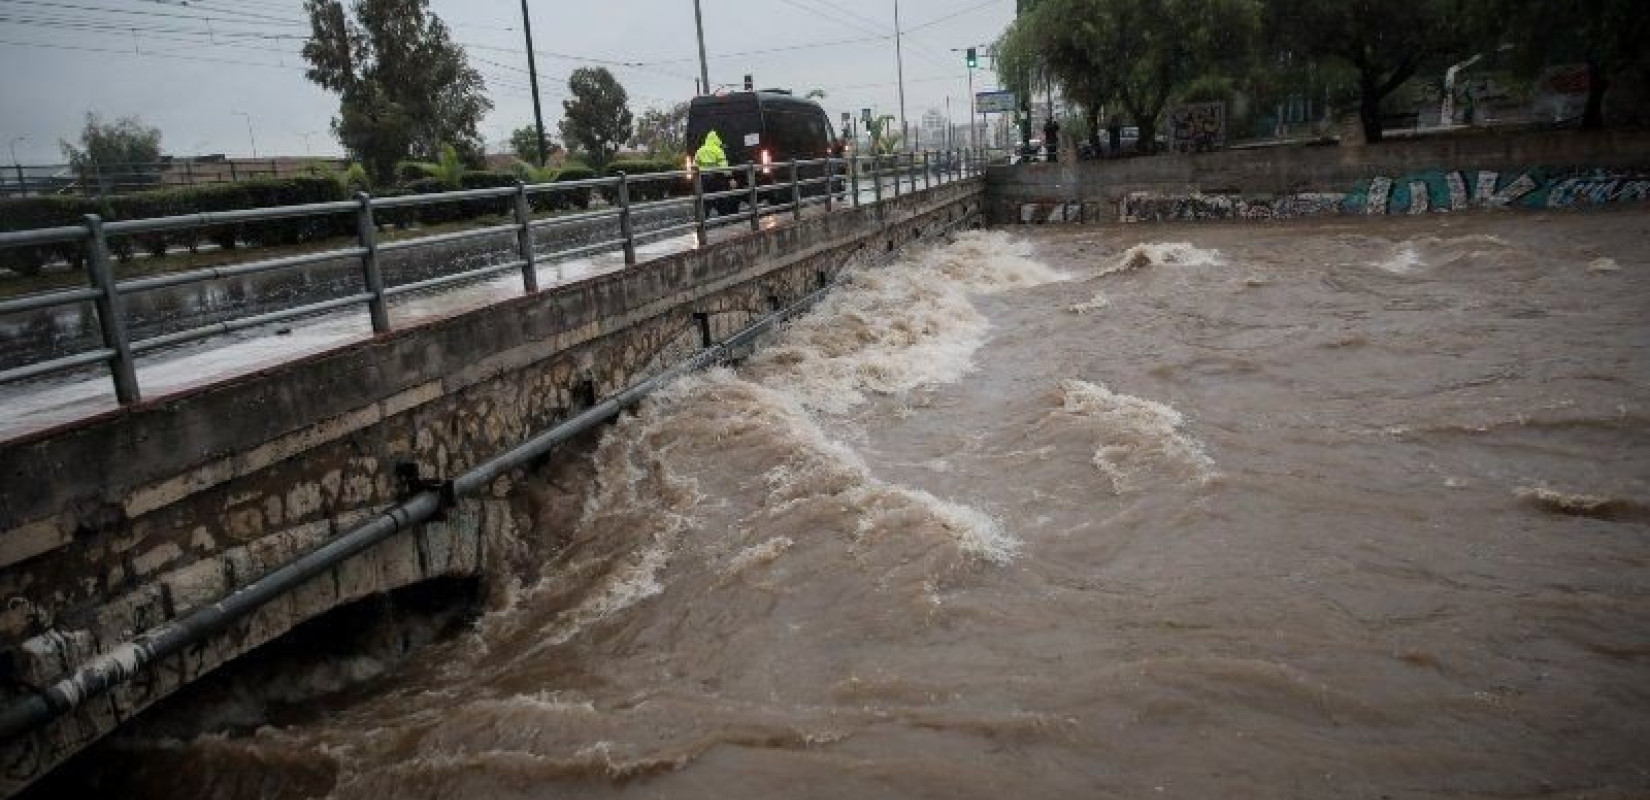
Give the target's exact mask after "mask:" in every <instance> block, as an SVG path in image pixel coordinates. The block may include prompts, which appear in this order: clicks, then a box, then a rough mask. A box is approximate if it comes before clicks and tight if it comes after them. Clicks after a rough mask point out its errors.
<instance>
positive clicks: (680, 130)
mask: <svg viewBox="0 0 1650 800" xmlns="http://www.w3.org/2000/svg"><path fill="white" fill-rule="evenodd" d="M687 116H688V104H687V103H677V104H676V105H673V106H671V107H670V108H667V109H659V108H650V109H648V110H646V111H643V112H642V115H641V116H640V117H638V118H637V119H636V137H635V143H636V146H637V147H640V148H642V149H643V150H646V151H647V152H648V154H649V155H655V156H657V155H665V156H669V157H671V158H673V159H674V158H676V157H678V156H680V155H682V154H683V153H686V152H687V150H688V147H687Z"/></svg>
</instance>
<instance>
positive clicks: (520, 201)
mask: <svg viewBox="0 0 1650 800" xmlns="http://www.w3.org/2000/svg"><path fill="white" fill-rule="evenodd" d="M516 247H517V249H519V250H520V251H521V286H522V290H523V291H525V292H526V293H527V294H532V293H534V292H537V291H538V290H539V270H538V267H537V266H534V264H533V213H532V205H531V204H529V203H528V202H527V184H525V183H522V182H521V181H520V180H517V181H516Z"/></svg>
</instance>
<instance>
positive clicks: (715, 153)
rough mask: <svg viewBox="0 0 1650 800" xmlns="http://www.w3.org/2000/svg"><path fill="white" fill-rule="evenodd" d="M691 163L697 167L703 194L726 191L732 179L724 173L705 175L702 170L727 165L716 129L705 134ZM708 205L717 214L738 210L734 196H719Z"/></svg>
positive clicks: (726, 157) (737, 203)
mask: <svg viewBox="0 0 1650 800" xmlns="http://www.w3.org/2000/svg"><path fill="white" fill-rule="evenodd" d="M693 163H694V164H695V165H696V166H697V167H698V168H699V170H700V173H699V185H700V186H702V187H704V188H703V191H704V193H705V194H715V193H717V192H721V191H726V190H727V189H728V188H729V187H730V186H731V185H733V180H732V179H731V178H729V177H728V176H727V175H725V174H721V173H718V174H715V175H706V174H704V170H707V169H718V168H720V167H726V166H727V165H728V154H727V152H726V151H724V150H723V149H722V137H720V136H717V135H716V131H711V132H709V133H707V134H705V143H704V144H702V145H699V150H698V152H696V153H694V154H693ZM709 207H710V208H713V209H716V213H718V214H723V215H727V214H732V213H734V212H735V211H738V210H739V199H738V198H736V197H731V198H719V199H716V200H712V201H711V202H710V203H709Z"/></svg>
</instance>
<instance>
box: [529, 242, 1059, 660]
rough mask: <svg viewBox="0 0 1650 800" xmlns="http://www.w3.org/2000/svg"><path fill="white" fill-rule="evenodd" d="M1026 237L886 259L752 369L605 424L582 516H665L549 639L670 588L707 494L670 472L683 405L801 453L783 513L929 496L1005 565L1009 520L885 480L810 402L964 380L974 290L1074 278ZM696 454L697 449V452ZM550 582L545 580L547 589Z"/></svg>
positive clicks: (783, 335)
mask: <svg viewBox="0 0 1650 800" xmlns="http://www.w3.org/2000/svg"><path fill="white" fill-rule="evenodd" d="M1030 255H1031V251H1030V248H1029V247H1028V246H1027V245H1025V244H1023V243H1019V242H1016V241H1014V240H1013V239H1011V238H1010V237H1009V236H1008V235H1007V234H1005V233H1002V232H996V231H991V232H968V233H963V234H960V235H959V236H958V237H957V239H956V241H955V242H954V243H952V244H951V245H949V246H946V247H942V248H936V249H934V250H929V251H926V252H923V253H921V254H919V255H917V256H916V257H915V258H913V259H911V260H907V261H905V262H902V263H899V264H895V265H893V266H891V267H888V268H886V269H881V270H876V271H872V272H866V273H860V274H857V275H856V276H855V277H854V280H853V281H852V282H851V283H849V284H847V285H846V286H844V287H843V288H841V289H840V290H838V291H836V292H833V293H832V294H831V295H830V296H829V297H827V298H826V299H825V301H824V302H822V303H821V304H820V306H819V307H818V308H817V309H815V311H814V313H812V314H810V315H808V316H806V317H803V318H802V319H800V320H798V321H797V322H795V323H793V324H792V325H790V326H789V327H787V328H785V329H783V330H782V331H781V332H780V333H779V334H778V335H777V336H776V337H775V341H774V342H773V343H772V344H771V345H770V346H769V347H767V348H765V349H763V350H760V351H758V352H757V354H756V355H755V356H753V357H752V358H751V359H750V360H749V361H748V362H747V363H746V366H745V368H744V370H743V372H745V373H747V374H748V375H749V379H747V378H745V377H741V376H740V375H736V374H735V373H734V372H733V371H731V370H728V369H715V370H710V371H708V372H706V373H703V374H701V375H696V376H687V377H684V378H682V379H679V380H677V381H675V382H674V383H672V384H671V385H670V386H667V387H665V388H664V389H662V390H661V391H659V392H657V393H655V394H654V395H653V396H652V397H651V398H649V399H648V400H647V401H646V402H644V403H643V405H642V407H641V408H640V409H639V410H638V411H637V413H636V415H635V416H634V417H633V418H630V419H628V420H625V421H623V422H621V423H620V424H619V425H618V426H616V427H615V428H613V429H612V430H610V431H608V433H607V435H606V436H605V437H604V439H603V441H602V445H601V446H600V448H598V451H597V455H596V461H597V466H598V469H597V475H596V480H595V486H594V488H593V490H592V491H591V493H590V494H589V495H588V496H587V497H586V498H585V508H584V517H585V519H584V523H585V524H587V523H589V522H590V521H591V520H592V519H594V518H596V517H598V516H600V515H603V514H606V513H621V512H622V511H623V510H624V509H627V508H629V509H634V508H653V509H655V512H656V513H657V515H658V519H661V520H662V522H661V524H660V525H659V527H658V529H657V530H653V531H650V532H649V535H648V536H647V538H646V539H644V540H643V541H642V542H641V543H640V546H639V548H638V549H637V550H636V551H635V552H633V553H631V554H629V556H628V557H627V558H626V561H625V563H623V564H621V565H619V566H618V567H617V568H615V569H613V570H611V571H610V573H609V574H608V575H606V576H605V577H604V578H603V579H602V580H601V583H600V585H598V586H596V587H594V589H593V591H591V592H590V593H589V594H587V595H586V597H585V598H584V599H583V601H582V602H580V603H579V604H577V605H576V606H574V607H573V608H571V609H569V610H567V611H565V612H563V613H562V614H559V615H557V617H556V619H555V620H554V621H553V622H552V623H551V625H549V626H547V628H546V629H545V631H544V634H545V635H544V638H543V639H542V640H541V643H540V644H539V647H541V648H542V647H547V646H553V645H556V644H561V643H563V642H566V641H568V640H570V639H572V638H573V637H574V636H576V635H578V634H579V633H580V632H581V631H583V630H585V629H586V628H587V627H589V626H590V625H591V624H592V623H594V622H596V621H599V620H601V619H604V618H606V617H609V616H611V615H613V614H616V613H618V612H620V611H623V610H624V609H627V608H629V607H631V606H633V605H635V604H636V603H638V602H640V601H642V600H645V599H647V598H649V597H653V596H656V595H658V594H660V593H662V592H663V591H664V590H665V586H664V585H663V582H662V577H661V575H662V573H663V571H664V570H665V569H666V567H667V566H668V565H669V562H670V559H671V555H672V553H673V551H674V549H675V547H676V545H677V542H678V541H679V540H680V539H681V534H682V532H683V531H685V530H687V529H688V528H689V527H691V525H692V524H693V523H692V516H691V515H692V513H693V508H694V507H695V506H696V505H697V504H698V503H699V502H700V501H701V499H702V498H700V497H699V496H698V492H697V488H696V484H695V482H694V481H693V479H692V478H691V476H682V475H679V474H677V473H674V472H672V471H671V470H670V469H669V464H670V462H671V461H672V459H671V457H670V453H669V451H670V450H671V449H673V448H674V446H675V445H667V446H666V447H665V448H664V449H657V444H656V443H657V441H659V440H661V439H663V440H664V441H667V442H668V441H671V437H670V435H668V433H667V432H666V429H667V428H668V427H670V426H671V425H674V424H678V423H680V422H681V421H682V420H683V419H684V416H683V415H694V416H700V417H703V419H702V420H700V421H702V422H707V423H708V424H712V425H722V426H732V427H728V428H726V429H725V431H724V432H725V433H727V434H730V435H731V434H733V433H735V432H736V431H735V429H736V428H737V429H740V430H744V429H748V427H749V426H757V427H760V428H763V429H764V433H765V434H768V435H772V436H774V437H776V438H777V439H778V440H779V441H781V442H784V443H785V444H786V446H787V447H788V449H789V450H790V452H791V453H793V455H792V456H791V457H790V458H789V459H788V461H787V463H786V464H782V465H780V466H778V467H775V468H774V469H771V470H770V471H769V472H768V473H767V474H766V475H765V476H764V478H765V480H766V482H767V484H768V490H769V491H768V504H767V507H766V509H765V511H766V512H767V513H781V512H783V510H784V509H786V508H787V507H788V506H789V505H791V504H793V503H796V502H801V501H803V500H806V499H807V498H809V497H816V496H821V495H831V494H836V495H840V496H843V497H844V498H846V499H848V500H849V501H850V504H851V505H853V506H855V507H856V508H857V510H858V512H859V513H860V514H861V515H862V517H861V520H860V526H861V528H866V527H867V526H868V527H870V528H873V529H874V528H876V527H878V523H879V521H880V520H881V518H882V517H883V516H884V515H890V514H892V515H897V514H898V513H899V511H900V509H901V508H906V509H909V508H910V507H912V506H916V507H919V508H921V509H922V510H923V511H924V512H925V513H926V514H927V515H928V517H929V518H930V519H932V520H934V522H936V523H937V525H938V527H940V528H941V529H943V530H944V531H946V532H947V533H948V534H949V535H950V536H951V537H952V539H953V541H954V542H955V544H956V546H957V547H958V549H959V550H961V551H962V552H964V553H967V554H970V555H972V556H976V557H979V558H982V559H984V560H987V561H991V562H993V563H998V564H1001V563H1006V562H1007V561H1009V560H1010V559H1011V558H1012V557H1013V555H1014V554H1015V552H1016V551H1017V550H1018V548H1019V542H1018V541H1017V540H1016V539H1014V538H1013V537H1012V536H1010V535H1009V534H1008V533H1007V532H1006V531H1005V530H1004V529H1003V526H1002V523H1001V522H999V521H998V520H996V519H994V518H993V517H991V516H990V515H989V514H986V513H985V512H982V511H979V510H977V509H973V508H969V507H967V506H964V505H961V504H958V503H954V502H951V501H948V500H942V499H940V498H938V497H935V496H934V495H932V494H929V493H928V492H924V491H921V490H916V489H910V488H907V487H903V486H897V485H893V484H889V483H886V482H884V481H881V480H879V479H877V478H876V477H875V476H873V475H872V474H871V473H870V470H869V469H868V468H867V467H866V465H865V464H864V462H863V461H862V460H861V459H860V457H859V454H858V453H856V452H854V451H853V450H852V449H851V448H849V447H847V446H846V445H844V444H842V443H840V442H837V441H833V440H831V439H830V438H829V437H827V436H826V435H825V433H824V431H823V429H822V428H821V427H820V424H819V421H818V420H817V419H816V418H815V417H814V415H813V413H810V412H824V413H840V412H843V411H846V410H848V409H849V408H852V407H853V406H855V405H858V404H860V403H863V402H865V400H866V399H867V395H868V394H899V393H904V392H908V391H910V390H912V389H915V388H918V387H920V386H924V385H929V384H935V383H945V382H950V381H954V380H956V379H958V378H960V377H961V376H962V375H964V374H966V373H967V371H968V370H969V369H971V368H972V358H973V355H974V353H975V351H976V350H978V349H979V347H980V346H981V344H983V343H984V338H985V330H986V327H987V323H986V320H985V318H984V317H983V316H981V315H980V313H979V312H978V311H977V310H976V309H975V308H974V306H973V304H972V303H970V302H969V300H968V295H969V294H970V293H993V292H999V291H1005V290H1008V289H1014V288H1021V287H1029V286H1036V285H1039V284H1042V283H1048V282H1051V281H1058V280H1066V279H1067V278H1068V276H1066V275H1063V274H1061V273H1059V272H1056V271H1055V270H1052V269H1050V268H1048V267H1047V266H1044V265H1043V264H1040V263H1038V262H1036V261H1033V260H1032V259H1031V258H1030ZM698 403H710V404H721V407H722V408H723V409H724V411H725V410H726V409H728V408H733V409H737V410H738V413H735V414H731V415H729V414H726V413H724V414H722V415H721V416H720V417H719V416H717V415H715V414H705V413H704V411H705V408H704V407H700V408H698V409H695V407H694V404H698ZM687 455H688V456H689V457H691V454H687ZM793 544H794V542H792V541H791V540H790V539H789V538H785V537H776V538H773V539H769V540H768V541H766V542H763V543H761V544H759V545H755V546H753V547H749V548H746V549H745V550H743V551H741V552H740V553H738V554H737V555H735V556H734V557H733V559H732V560H731V561H730V562H729V565H728V567H727V571H725V572H724V574H725V575H731V574H735V573H737V572H739V571H741V570H744V569H748V568H751V567H754V566H757V565H760V564H765V563H769V562H771V561H773V560H774V559H776V558H778V557H779V556H780V555H781V554H782V553H783V552H784V551H785V550H787V549H788V548H790V547H791V546H793ZM541 588H542V587H541Z"/></svg>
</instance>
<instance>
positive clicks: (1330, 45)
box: [1266, 0, 1471, 142]
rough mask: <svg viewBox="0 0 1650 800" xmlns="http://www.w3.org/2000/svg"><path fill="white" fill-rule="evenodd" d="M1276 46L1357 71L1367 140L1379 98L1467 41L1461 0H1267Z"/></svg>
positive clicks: (1376, 124)
mask: <svg viewBox="0 0 1650 800" xmlns="http://www.w3.org/2000/svg"><path fill="white" fill-rule="evenodd" d="M1266 7H1267V28H1268V29H1269V30H1271V31H1272V35H1273V42H1274V45H1273V46H1274V47H1277V48H1279V49H1298V51H1299V52H1301V53H1304V54H1306V55H1309V56H1319V57H1327V58H1332V59H1338V60H1340V61H1342V62H1344V63H1346V64H1348V65H1350V66H1351V67H1352V68H1353V70H1355V71H1356V74H1357V88H1358V98H1359V99H1358V117H1359V120H1360V121H1361V122H1362V125H1363V132H1364V140H1365V141H1369V142H1378V141H1380V140H1381V100H1382V99H1383V98H1385V97H1386V96H1387V95H1389V94H1392V92H1393V91H1395V90H1396V89H1397V88H1398V87H1400V86H1402V85H1404V83H1405V82H1406V81H1408V80H1409V79H1410V78H1413V77H1415V75H1416V73H1417V72H1419V71H1420V70H1422V69H1423V68H1437V69H1438V71H1440V72H1441V71H1442V70H1443V68H1444V67H1447V66H1448V62H1449V61H1451V60H1452V59H1455V58H1457V57H1459V56H1460V55H1461V54H1462V52H1463V51H1464V50H1465V49H1466V47H1467V45H1468V43H1469V41H1470V27H1471V26H1470V24H1468V17H1467V16H1466V15H1465V8H1464V6H1463V0H1403V2H1389V0H1267V3H1266Z"/></svg>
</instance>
